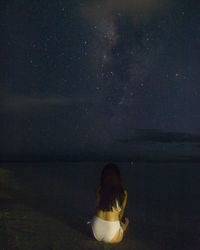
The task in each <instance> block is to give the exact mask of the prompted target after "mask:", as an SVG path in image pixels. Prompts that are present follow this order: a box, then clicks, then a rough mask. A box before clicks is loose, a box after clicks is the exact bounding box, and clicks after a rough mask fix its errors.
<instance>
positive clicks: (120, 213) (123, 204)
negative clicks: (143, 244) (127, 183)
mask: <svg viewBox="0 0 200 250" xmlns="http://www.w3.org/2000/svg"><path fill="white" fill-rule="evenodd" d="M124 193H125V197H124V201H123V203H122V210H121V211H120V212H119V220H121V219H122V217H123V215H124V210H125V207H126V202H127V191H126V190H125V191H124Z"/></svg>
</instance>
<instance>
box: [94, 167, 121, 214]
mask: <svg viewBox="0 0 200 250" xmlns="http://www.w3.org/2000/svg"><path fill="white" fill-rule="evenodd" d="M100 187H101V189H100V201H99V206H98V208H99V209H101V210H103V211H110V210H112V206H114V207H116V200H117V201H118V203H119V206H122V202H123V200H124V189H123V187H122V184H121V175H120V171H119V169H118V167H117V166H116V165H115V164H113V163H108V164H106V165H105V166H104V168H103V170H102V172H101V179H100Z"/></svg>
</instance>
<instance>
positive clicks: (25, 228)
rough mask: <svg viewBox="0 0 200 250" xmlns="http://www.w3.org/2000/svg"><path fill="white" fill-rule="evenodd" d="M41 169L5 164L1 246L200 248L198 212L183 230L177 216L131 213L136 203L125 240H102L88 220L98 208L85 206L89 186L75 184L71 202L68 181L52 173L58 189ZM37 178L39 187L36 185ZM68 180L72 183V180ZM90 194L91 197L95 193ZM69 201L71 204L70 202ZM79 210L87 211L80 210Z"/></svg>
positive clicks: (0, 174) (0, 184)
mask: <svg viewBox="0 0 200 250" xmlns="http://www.w3.org/2000/svg"><path fill="white" fill-rule="evenodd" d="M84 171H85V170H84ZM36 172H37V174H36ZM36 172H34V171H33V169H31V168H30V169H28V168H27V169H26V170H25V169H24V168H22V169H21V170H18V171H15V170H14V169H8V168H5V167H4V168H3V167H2V168H0V188H1V189H0V246H1V248H0V249H2V250H3V249H5V250H7V249H19V250H28V249H70V250H71V249H72V250H75V249H82V250H84V249H87V250H89V249H136V250H140V249H141V250H145V249H152V250H157V249H158V250H161V249H163V250H164V249H170V250H172V249H176V250H184V249H188V250H190V249H191V250H197V249H199V248H198V247H199V246H200V244H199V243H200V241H198V239H199V238H200V237H199V231H197V230H198V229H199V228H198V225H199V216H197V215H193V216H190V217H188V220H189V222H188V223H190V224H192V223H193V224H192V225H193V227H191V229H190V230H188V228H187V230H186V229H185V230H183V228H180V225H176V224H175V223H174V221H170V219H171V218H172V217H169V219H167V218H163V220H162V218H161V217H159V216H157V217H156V216H155V215H156V213H155V212H154V216H152V220H151V221H149V220H148V221H145V218H144V216H143V213H140V211H139V209H138V210H137V209H136V208H134V207H133V210H134V216H131V208H132V207H131V205H130V206H129V207H128V211H127V212H126V213H127V214H129V216H128V217H129V218H130V225H129V227H128V229H127V232H126V233H125V235H124V238H123V241H122V242H120V243H118V244H106V243H103V242H97V241H96V240H95V239H94V237H93V235H92V233H91V228H90V225H87V224H86V221H87V220H89V219H90V218H91V215H92V209H93V208H92V209H91V210H89V211H88V210H84V209H81V208H82V207H84V206H83V204H84V201H83V200H82V199H81V198H79V196H83V193H85V192H86V190H87V188H86V190H82V191H83V193H81V191H80V190H79V189H75V188H72V186H71V189H70V194H71V196H70V197H69V199H70V198H71V199H72V200H73V199H74V200H73V201H74V202H73V204H71V203H69V201H67V200H66V199H63V196H62V195H61V194H60V191H61V190H62V189H63V185H64V184H63V182H62V180H61V179H59V180H58V178H57V181H55V179H56V177H55V175H54V177H51V178H52V180H54V181H53V187H54V188H53V190H54V193H53V191H52V190H51V186H52V180H51V181H50V180H49V178H50V177H49V176H47V175H45V179H44V178H43V177H44V175H43V174H42V173H41V171H39V170H37V171H36ZM38 173H40V175H38ZM36 175H37V178H38V179H37V182H32V184H31V181H30V180H31V179H30V177H32V178H35V179H36ZM68 175H69V174H68ZM39 176H40V178H41V179H40V180H39ZM42 176H43V177H42ZM50 176H51V175H50ZM54 178H55V179H54ZM44 180H45V181H44ZM36 183H37V184H38V186H39V187H37V188H36V187H35V185H36ZM39 183H40V184H39ZM42 183H43V185H42ZM47 183H49V184H47ZM79 183H80V180H79ZM83 183H84V180H83ZM65 185H66V186H69V183H66V184H65ZM80 188H81V184H80ZM47 189H48V191H47ZM39 190H40V193H39ZM56 190H57V191H56ZM49 192H50V193H51V195H50V196H49ZM68 192H69V191H68ZM129 193H130V192H129ZM58 194H60V195H58ZM63 195H64V196H66V193H65V192H64V194H63ZM129 195H130V194H129ZM88 196H89V199H90V198H91V197H90V194H88ZM75 201H76V202H75ZM130 203H131V202H130ZM66 204H67V205H66ZM69 204H71V206H68V205H69ZM91 204H92V203H91ZM140 208H141V207H140ZM78 211H82V212H81V213H78ZM149 213H150V211H149ZM151 214H152V211H151ZM195 216H196V217H195ZM133 218H134V219H133ZM192 220H193V221H192ZM194 220H195V223H196V224H195V223H194ZM167 221H168V223H167ZM197 222H198V223H197ZM184 225H185V224H184ZM194 225H196V227H194Z"/></svg>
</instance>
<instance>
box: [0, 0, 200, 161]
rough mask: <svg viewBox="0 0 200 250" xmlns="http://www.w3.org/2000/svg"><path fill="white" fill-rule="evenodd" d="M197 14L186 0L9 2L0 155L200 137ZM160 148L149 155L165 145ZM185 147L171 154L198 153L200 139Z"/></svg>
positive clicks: (109, 149)
mask: <svg viewBox="0 0 200 250" xmlns="http://www.w3.org/2000/svg"><path fill="white" fill-rule="evenodd" d="M19 10H20V11H19ZM197 10H198V8H197V6H196V4H195V3H193V2H191V3H190V4H189V2H188V1H176V2H174V1H168V2H167V3H166V1H157V0H153V1H151V4H150V2H149V1H146V0H142V1H134V2H133V1H129V0H125V1H118V0H115V1H91V2H90V1H87V2H84V1H68V2H59V3H58V2H51V3H49V4H45V3H42V2H41V3H38V4H37V5H36V4H35V5H34V4H33V5H31V4H30V3H29V2H27V3H25V4H20V3H15V4H13V5H10V4H9V3H7V4H6V6H5V9H4V12H3V13H4V14H3V15H2V31H3V34H2V37H4V39H3V40H2V51H3V52H2V59H3V60H4V63H3V66H2V72H4V76H3V79H2V82H1V100H2V108H1V111H0V112H1V116H2V119H1V120H2V121H3V122H2V123H1V124H0V126H1V127H0V128H1V130H0V131H1V133H2V136H3V138H4V141H5V144H4V145H3V146H2V150H1V151H2V152H3V153H2V154H5V155H6V154H8V153H9V152H10V154H12V153H13V154H15V155H17V154H21V153H22V152H24V154H25V153H27V154H34V153H36V151H37V152H41V154H42V152H43V153H44V154H46V155H49V154H50V153H49V152H51V154H55V155H57V154H60V155H65V153H66V152H71V154H72V153H74V152H79V151H80V152H81V153H83V154H84V152H90V153H91V154H92V155H94V154H98V153H99V152H105V153H106V154H112V153H113V155H118V154H119V153H121V155H126V157H129V156H130V155H132V154H133V151H132V150H133V148H134V149H136V148H138V150H139V151H138V152H137V153H138V155H142V154H143V153H144V152H145V151H147V149H146V147H147V148H148V147H149V146H148V145H149V141H147V142H144V140H143V139H142V136H141V143H143V144H139V140H137V147H136V145H135V144H134V143H135V142H131V141H130V140H128V139H127V138H129V137H130V138H132V137H134V136H135V135H136V134H137V131H138V129H143V130H145V131H147V133H150V135H149V137H148V136H147V138H151V130H152V129H153V130H157V131H158V135H159V136H160V130H161V131H163V133H164V134H165V133H167V131H171V132H174V133H178V132H180V133H183V135H184V133H186V134H187V133H192V134H194V136H195V134H199V133H200V131H199V128H200V118H199V106H200V98H199V97H200V85H199V66H200V65H199V58H200V49H199V47H200V46H199V41H200V30H199V25H198V24H199V22H200V15H199V13H198V11H197ZM149 131H150V132H149ZM123 138H126V141H127V144H126V146H125V145H124V144H123V145H122V144H121V140H122V141H123ZM197 138H198V136H197ZM52 141H53V142H54V143H53V144H51V143H50V142H52ZM38 142H40V143H38ZM130 143H133V144H130ZM153 143H155V141H153ZM156 143H158V144H156V145H154V146H153V148H154V149H152V148H151V152H152V150H155V151H156V150H159V149H161V148H166V147H165V146H163V145H164V144H162V146H161V145H160V144H159V143H160V142H156ZM162 143H164V142H162ZM184 143H186V144H187V145H186V144H184V145H183V149H182V151H181V149H180V151H179V152H178V153H177V154H178V155H182V154H185V153H186V152H194V155H195V154H196V153H195V152H197V150H196V148H194V147H196V144H195V143H197V141H195V143H193V142H184ZM191 143H192V145H191ZM142 145H143V146H142ZM140 150H141V151H140ZM171 150H172V151H173V149H171ZM134 152H136V151H134ZM163 152H164V151H163ZM168 152H170V149H168ZM88 155H89V153H88Z"/></svg>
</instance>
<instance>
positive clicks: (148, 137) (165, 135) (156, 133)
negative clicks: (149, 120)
mask: <svg viewBox="0 0 200 250" xmlns="http://www.w3.org/2000/svg"><path fill="white" fill-rule="evenodd" d="M135 131H136V134H137V135H136V136H133V137H130V138H125V139H119V140H118V141H119V142H122V143H131V142H139V141H141V142H144V141H146V142H148V141H152V142H163V143H180V142H188V143H199V142H200V135H194V134H191V133H184V132H171V131H162V130H160V129H135Z"/></svg>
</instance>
